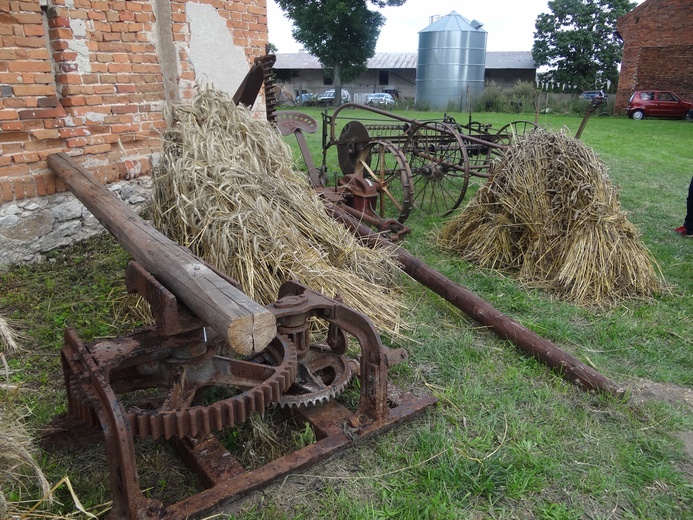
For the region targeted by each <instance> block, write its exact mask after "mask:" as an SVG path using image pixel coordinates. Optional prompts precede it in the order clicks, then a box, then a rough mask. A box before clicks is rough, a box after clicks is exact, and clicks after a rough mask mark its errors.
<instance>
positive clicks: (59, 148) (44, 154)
mask: <svg viewBox="0 0 693 520" xmlns="http://www.w3.org/2000/svg"><path fill="white" fill-rule="evenodd" d="M66 150H67V148H65V146H64V145H63V144H62V142H61V143H60V144H59V145H54V146H53V147H52V148H46V149H45V150H39V153H38V154H39V157H40V158H41V160H42V161H45V160H46V159H48V156H49V155H51V154H53V153H61V152H64V151H66Z"/></svg>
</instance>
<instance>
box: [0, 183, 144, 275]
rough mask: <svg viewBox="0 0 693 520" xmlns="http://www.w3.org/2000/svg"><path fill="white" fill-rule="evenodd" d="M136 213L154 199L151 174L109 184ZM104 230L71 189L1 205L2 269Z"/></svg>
mask: <svg viewBox="0 0 693 520" xmlns="http://www.w3.org/2000/svg"><path fill="white" fill-rule="evenodd" d="M108 189H109V190H110V191H112V192H114V193H116V194H117V195H118V196H119V197H120V199H121V200H123V201H124V202H125V203H127V204H128V206H130V207H131V208H132V209H133V210H134V211H135V212H136V213H140V212H141V211H142V210H143V209H145V208H147V207H148V206H149V204H150V201H151V190H152V179H151V177H139V178H137V179H134V180H129V181H125V180H124V181H120V182H116V183H113V184H109V185H108ZM103 231H104V227H103V226H102V225H101V224H100V223H99V221H98V220H96V218H95V217H94V216H93V215H92V214H91V213H90V212H89V211H88V210H87V209H86V208H85V207H84V206H83V205H82V203H81V202H80V201H79V200H77V198H76V197H75V196H74V195H73V194H72V193H70V192H64V193H57V194H54V195H48V196H44V197H34V198H31V199H22V200H19V201H15V202H11V203H7V204H2V205H0V270H7V269H9V268H10V267H11V265H12V264H22V263H31V262H39V261H42V260H45V254H46V253H48V252H49V251H53V250H54V249H58V248H60V247H65V246H68V245H71V244H74V243H75V242H78V241H80V240H84V239H85V238H88V237H90V236H93V235H96V234H97V233H101V232H103Z"/></svg>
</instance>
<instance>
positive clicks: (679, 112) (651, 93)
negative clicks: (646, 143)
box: [626, 90, 693, 120]
mask: <svg viewBox="0 0 693 520" xmlns="http://www.w3.org/2000/svg"><path fill="white" fill-rule="evenodd" d="M692 109H693V103H689V102H688V101H683V100H682V99H681V98H680V97H679V96H677V95H676V94H674V93H673V92H669V91H666V90H636V91H635V92H634V93H633V95H632V96H631V97H630V99H629V100H628V107H627V108H626V114H628V117H630V118H633V119H637V120H640V119H642V118H644V117H675V118H677V119H683V118H684V117H686V113H687V112H688V111H689V110H692Z"/></svg>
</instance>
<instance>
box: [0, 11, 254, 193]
mask: <svg viewBox="0 0 693 520" xmlns="http://www.w3.org/2000/svg"><path fill="white" fill-rule="evenodd" d="M161 2H166V8H167V9H168V5H169V0H127V1H124V0H26V1H21V0H0V41H1V43H2V46H1V47H0V204H2V203H3V202H5V203H7V202H10V201H19V200H22V199H26V198H31V197H37V196H44V195H49V194H52V193H56V192H60V191H64V190H65V187H64V186H63V184H62V183H61V182H60V180H59V179H57V178H55V176H54V175H53V174H52V173H51V172H50V170H49V169H48V168H47V165H46V157H47V156H48V154H50V153H54V152H66V153H68V154H69V155H70V156H72V157H74V158H75V161H76V162H78V163H80V164H81V165H82V166H84V167H85V168H87V169H89V170H90V171H92V172H93V173H94V174H95V175H96V176H97V177H98V178H99V179H100V180H101V181H102V182H114V181H116V180H120V179H126V178H133V177H137V176H140V175H144V174H147V173H149V171H150V170H151V166H152V161H153V160H155V159H156V156H157V154H158V152H159V151H160V148H161V142H160V139H159V136H160V133H161V131H162V130H163V129H164V128H165V126H166V123H165V121H164V116H163V112H162V108H163V104H164V101H165V100H166V99H167V98H168V99H170V98H171V97H172V96H173V97H175V98H181V99H188V98H190V97H192V96H193V95H194V89H195V84H196V81H197V80H198V78H197V77H196V75H195V68H194V64H193V63H191V60H190V58H189V56H188V53H187V50H188V44H189V41H190V27H189V24H188V20H187V18H186V6H187V4H188V3H192V2H186V1H182V0H181V1H176V0H170V21H168V22H166V23H167V24H168V25H170V29H169V28H168V27H165V28H163V32H162V27H157V23H158V24H162V23H163V21H162V20H157V14H158V13H160V8H161ZM195 3H199V4H207V5H209V6H212V7H213V8H214V9H216V11H217V14H218V15H219V16H220V17H222V18H223V19H224V20H225V21H226V26H227V28H228V30H229V34H230V35H231V36H232V39H233V43H234V45H236V46H238V47H241V48H242V49H244V50H245V55H246V57H247V63H246V64H244V65H245V66H247V65H248V64H249V63H251V62H252V59H253V58H254V57H256V56H260V55H262V54H263V53H264V46H265V44H266V43H267V18H266V1H265V0H235V1H222V0H199V1H197V2H195ZM157 4H159V5H157ZM162 34H163V35H164V39H166V38H172V43H173V46H172V47H171V48H172V49H175V63H174V66H173V67H169V74H168V75H169V76H170V77H169V78H168V79H169V81H172V82H173V83H174V89H173V90H171V91H167V89H166V88H165V84H164V83H165V82H164V77H163V76H164V71H163V68H162V59H161V49H162V42H161V41H160V40H161V35H162ZM171 69H172V70H173V72H170V70H171ZM246 70H247V69H246Z"/></svg>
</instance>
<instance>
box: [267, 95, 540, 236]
mask: <svg viewBox="0 0 693 520" xmlns="http://www.w3.org/2000/svg"><path fill="white" fill-rule="evenodd" d="M274 117H276V121H277V125H278V126H279V128H280V130H281V131H282V133H283V134H284V135H288V134H290V133H297V132H296V130H297V129H298V130H299V132H302V131H307V132H315V131H316V130H317V122H316V121H315V120H314V119H313V118H311V117H310V116H308V115H306V114H301V113H299V112H278V113H276V114H275V115H274ZM340 126H341V130H340V129H339V128H340ZM535 128H537V126H536V125H535V124H534V123H531V122H529V121H515V122H512V123H509V124H507V125H505V126H503V127H502V128H501V129H500V130H497V131H495V130H493V129H492V128H491V126H490V125H483V124H481V123H478V122H473V121H472V120H471V117H470V121H469V122H468V123H467V124H460V123H458V122H457V121H456V120H455V119H454V118H453V117H452V116H450V115H445V116H444V117H443V118H442V119H441V120H439V121H436V120H426V121H419V120H415V119H410V118H407V117H404V116H402V115H400V114H395V113H392V112H388V111H385V110H381V109H379V108H375V107H371V106H368V105H361V104H358V103H345V104H343V105H341V106H339V107H338V108H337V109H335V111H334V112H333V113H332V114H328V113H327V112H324V113H323V114H322V148H323V155H322V165H321V167H320V168H316V167H315V165H314V164H313V159H312V158H310V157H309V155H310V153H309V151H308V149H307V146H304V145H301V153H302V155H303V157H304V159H305V160H306V162H307V163H311V166H310V167H309V174H310V173H311V170H312V171H313V172H314V173H313V175H311V183H312V184H313V187H315V188H316V189H320V190H321V192H325V190H324V189H323V188H325V187H326V186H327V185H328V184H329V183H330V181H333V182H332V184H333V188H335V189H334V191H337V192H339V193H340V195H346V196H349V195H350V193H351V192H353V193H356V194H358V197H359V198H360V199H362V198H363V196H364V195H365V194H366V193H370V194H371V204H370V206H369V209H370V210H371V211H369V212H368V213H369V217H370V218H371V219H373V218H378V217H379V218H380V219H385V220H387V221H388V222H390V221H391V220H397V221H398V222H400V223H404V222H405V221H406V219H407V218H408V216H409V214H410V212H411V211H412V210H413V209H415V208H416V209H417V210H420V211H424V212H428V213H432V214H436V215H441V216H445V215H448V214H450V213H451V212H452V211H454V210H455V209H457V208H458V207H459V206H460V204H461V203H462V201H463V200H464V197H465V194H466V192H467V188H468V186H469V180H470V178H471V177H480V178H488V177H489V176H490V174H491V170H492V167H493V160H494V159H495V158H497V157H498V156H499V155H500V154H501V153H502V151H503V150H504V149H505V148H506V147H507V146H508V145H509V144H510V143H511V142H512V140H513V139H514V138H515V137H516V136H518V135H522V134H524V133H525V132H530V131H532V130H534V129H535ZM338 131H339V133H338ZM297 137H298V135H297ZM300 140H301V138H300V137H299V141H300ZM335 149H336V153H337V160H338V164H339V171H338V172H337V173H336V174H335V178H334V179H329V180H328V170H329V168H328V156H329V154H330V153H332V152H333V150H335ZM325 196H327V195H325Z"/></svg>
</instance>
